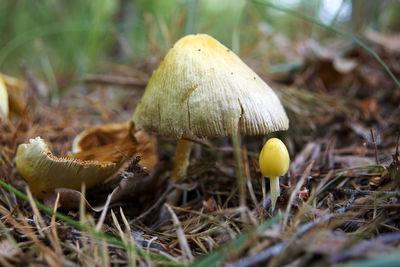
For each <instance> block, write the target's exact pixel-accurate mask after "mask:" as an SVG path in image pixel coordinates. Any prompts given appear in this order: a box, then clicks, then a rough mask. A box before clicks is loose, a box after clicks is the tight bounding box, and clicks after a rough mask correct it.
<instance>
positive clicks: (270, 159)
mask: <svg viewBox="0 0 400 267" xmlns="http://www.w3.org/2000/svg"><path fill="white" fill-rule="evenodd" d="M289 163H290V159H289V153H288V151H287V148H286V146H285V144H284V143H283V142H282V141H281V140H279V139H278V138H271V139H269V140H268V141H267V142H266V143H265V145H264V146H263V148H262V150H261V153H260V157H259V165H260V170H261V173H262V174H263V175H264V176H265V177H277V176H282V175H284V174H285V173H286V172H287V170H288V168H289Z"/></svg>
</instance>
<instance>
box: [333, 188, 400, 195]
mask: <svg viewBox="0 0 400 267" xmlns="http://www.w3.org/2000/svg"><path fill="white" fill-rule="evenodd" d="M339 191H341V192H343V193H345V194H348V195H350V194H354V193H357V194H359V195H364V196H365V195H375V194H383V195H387V196H393V197H400V191H396V192H391V191H372V190H354V189H346V188H345V189H339Z"/></svg>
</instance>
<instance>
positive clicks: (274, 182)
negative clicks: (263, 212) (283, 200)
mask: <svg viewBox="0 0 400 267" xmlns="http://www.w3.org/2000/svg"><path fill="white" fill-rule="evenodd" d="M269 186H270V189H271V205H272V208H271V210H272V211H273V210H275V205H276V200H277V199H278V197H279V195H280V194H281V189H280V187H279V176H272V177H269Z"/></svg>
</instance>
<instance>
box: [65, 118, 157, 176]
mask: <svg viewBox="0 0 400 267" xmlns="http://www.w3.org/2000/svg"><path fill="white" fill-rule="evenodd" d="M72 151H73V152H74V151H75V152H77V153H74V154H71V155H70V157H73V158H76V159H81V160H97V161H104V160H106V161H112V162H119V161H121V160H122V159H123V158H124V157H128V158H132V157H135V156H140V157H141V158H142V160H141V161H140V164H141V166H143V167H146V168H147V169H148V170H149V171H151V170H153V168H154V166H155V165H156V164H157V162H158V156H157V149H156V140H155V138H153V137H150V136H149V135H148V134H146V133H145V132H143V131H135V130H134V127H133V124H132V123H128V122H122V123H111V124H104V125H100V126H95V127H91V128H89V129H87V130H85V131H83V132H82V133H80V134H79V135H78V136H77V137H76V138H75V140H74V141H73V148H72Z"/></svg>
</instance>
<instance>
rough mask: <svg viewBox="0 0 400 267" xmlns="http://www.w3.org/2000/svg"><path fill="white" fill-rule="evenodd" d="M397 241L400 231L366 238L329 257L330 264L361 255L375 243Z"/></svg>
mask: <svg viewBox="0 0 400 267" xmlns="http://www.w3.org/2000/svg"><path fill="white" fill-rule="evenodd" d="M395 241H400V233H398V232H397V233H389V234H381V235H380V236H378V237H376V238H372V239H370V240H365V241H362V242H360V243H358V244H357V245H355V246H353V247H351V248H346V249H345V250H343V251H342V252H341V253H339V254H336V255H332V256H331V257H330V259H329V263H330V264H335V263H337V262H343V261H345V260H347V259H349V258H351V257H352V256H354V255H359V254H360V253H361V252H363V251H366V249H368V248H370V247H371V246H372V244H373V243H375V242H376V243H378V242H379V243H391V242H395Z"/></svg>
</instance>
